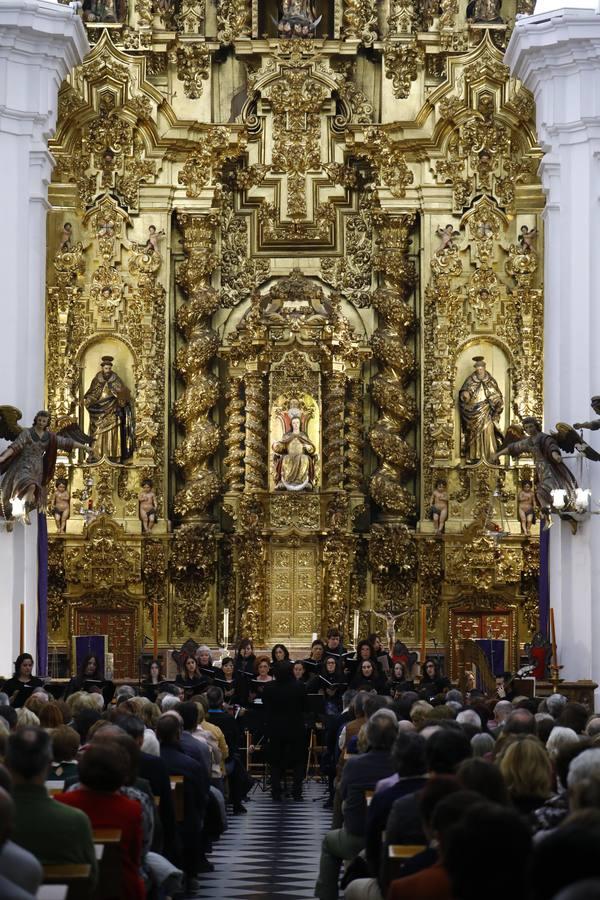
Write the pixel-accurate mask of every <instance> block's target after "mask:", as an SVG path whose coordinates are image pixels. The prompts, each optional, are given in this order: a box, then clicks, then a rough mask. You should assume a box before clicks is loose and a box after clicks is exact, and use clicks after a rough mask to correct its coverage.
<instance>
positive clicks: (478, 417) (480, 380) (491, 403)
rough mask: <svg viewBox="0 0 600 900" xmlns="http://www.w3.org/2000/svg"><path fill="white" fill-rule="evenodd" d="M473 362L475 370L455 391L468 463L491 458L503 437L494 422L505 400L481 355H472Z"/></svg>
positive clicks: (464, 453) (498, 416)
mask: <svg viewBox="0 0 600 900" xmlns="http://www.w3.org/2000/svg"><path fill="white" fill-rule="evenodd" d="M473 363H474V366H475V371H474V372H473V373H472V374H471V375H469V377H468V378H467V379H465V381H464V383H463V385H462V387H461V389H460V391H459V394H458V405H459V408H460V421H461V425H462V430H463V435H464V447H463V453H462V455H463V456H466V458H467V462H470V463H475V462H479V460H480V459H484V460H485V461H486V462H492V457H493V455H494V454H495V452H496V450H497V449H498V447H499V446H500V444H501V443H502V439H503V435H502V432H501V431H500V429H499V428H498V427H497V423H498V421H499V419H500V415H501V413H502V410H503V409H504V400H503V397H502V392H501V390H500V388H499V387H498V382H497V381H496V379H495V378H494V377H493V375H490V373H489V372H488V371H487V370H486V367H485V359H484V358H483V356H474V357H473Z"/></svg>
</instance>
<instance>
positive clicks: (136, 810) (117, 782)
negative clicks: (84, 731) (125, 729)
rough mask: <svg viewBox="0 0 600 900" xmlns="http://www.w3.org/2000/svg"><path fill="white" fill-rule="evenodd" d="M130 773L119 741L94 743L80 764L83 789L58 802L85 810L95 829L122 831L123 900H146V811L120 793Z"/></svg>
mask: <svg viewBox="0 0 600 900" xmlns="http://www.w3.org/2000/svg"><path fill="white" fill-rule="evenodd" d="M129 770H130V760H129V758H128V755H127V752H126V751H125V750H124V749H123V748H122V747H120V746H119V745H118V744H117V743H116V741H112V740H111V741H106V742H103V743H102V746H98V745H96V744H93V743H92V744H90V746H89V747H88V748H87V749H86V751H85V752H84V753H82V755H81V759H80V762H79V780H80V782H81V787H78V788H76V789H75V790H72V791H69V792H68V793H66V794H59V795H58V796H57V800H58V801H59V802H60V803H62V804H65V805H66V806H67V807H70V808H71V809H75V810H82V811H83V812H84V813H85V814H86V816H87V817H88V819H89V820H90V822H91V823H92V827H93V828H95V829H97V828H115V829H116V828H118V829H120V831H121V842H120V847H121V865H122V873H123V874H122V881H121V898H122V900H144V898H145V896H146V892H145V890H144V882H143V880H142V878H141V877H140V866H141V862H142V809H141V806H140V804H139V802H138V801H136V800H131V799H130V798H129V797H124V796H123V795H122V794H120V793H119V789H120V788H121V787H122V786H123V785H124V784H125V782H126V780H127V778H128V775H129Z"/></svg>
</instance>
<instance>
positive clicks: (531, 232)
mask: <svg viewBox="0 0 600 900" xmlns="http://www.w3.org/2000/svg"><path fill="white" fill-rule="evenodd" d="M536 237H537V228H528V227H527V225H521V231H520V234H519V244H520V245H521V253H534V252H535V247H534V246H533V242H534V241H535V239H536Z"/></svg>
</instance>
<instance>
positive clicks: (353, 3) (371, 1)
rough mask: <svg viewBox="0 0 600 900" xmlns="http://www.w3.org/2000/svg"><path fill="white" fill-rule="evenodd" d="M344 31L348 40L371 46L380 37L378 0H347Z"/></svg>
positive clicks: (345, 3)
mask: <svg viewBox="0 0 600 900" xmlns="http://www.w3.org/2000/svg"><path fill="white" fill-rule="evenodd" d="M342 32H343V35H344V37H345V38H346V40H354V41H358V42H359V43H360V44H364V46H365V47H371V46H372V45H373V43H374V42H375V41H376V40H377V38H378V37H379V34H378V30H377V3H376V0H345V2H344V18H343V24H342Z"/></svg>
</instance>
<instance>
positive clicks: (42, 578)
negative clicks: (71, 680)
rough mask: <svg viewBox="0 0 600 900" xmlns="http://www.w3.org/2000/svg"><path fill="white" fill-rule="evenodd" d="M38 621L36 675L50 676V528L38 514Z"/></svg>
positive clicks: (42, 515) (43, 517) (41, 515)
mask: <svg viewBox="0 0 600 900" xmlns="http://www.w3.org/2000/svg"><path fill="white" fill-rule="evenodd" d="M37 555H38V619H37V648H36V674H37V675H38V676H40V677H42V678H43V677H44V676H45V675H47V674H48V526H47V523H46V515H45V513H41V512H38V539H37Z"/></svg>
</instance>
